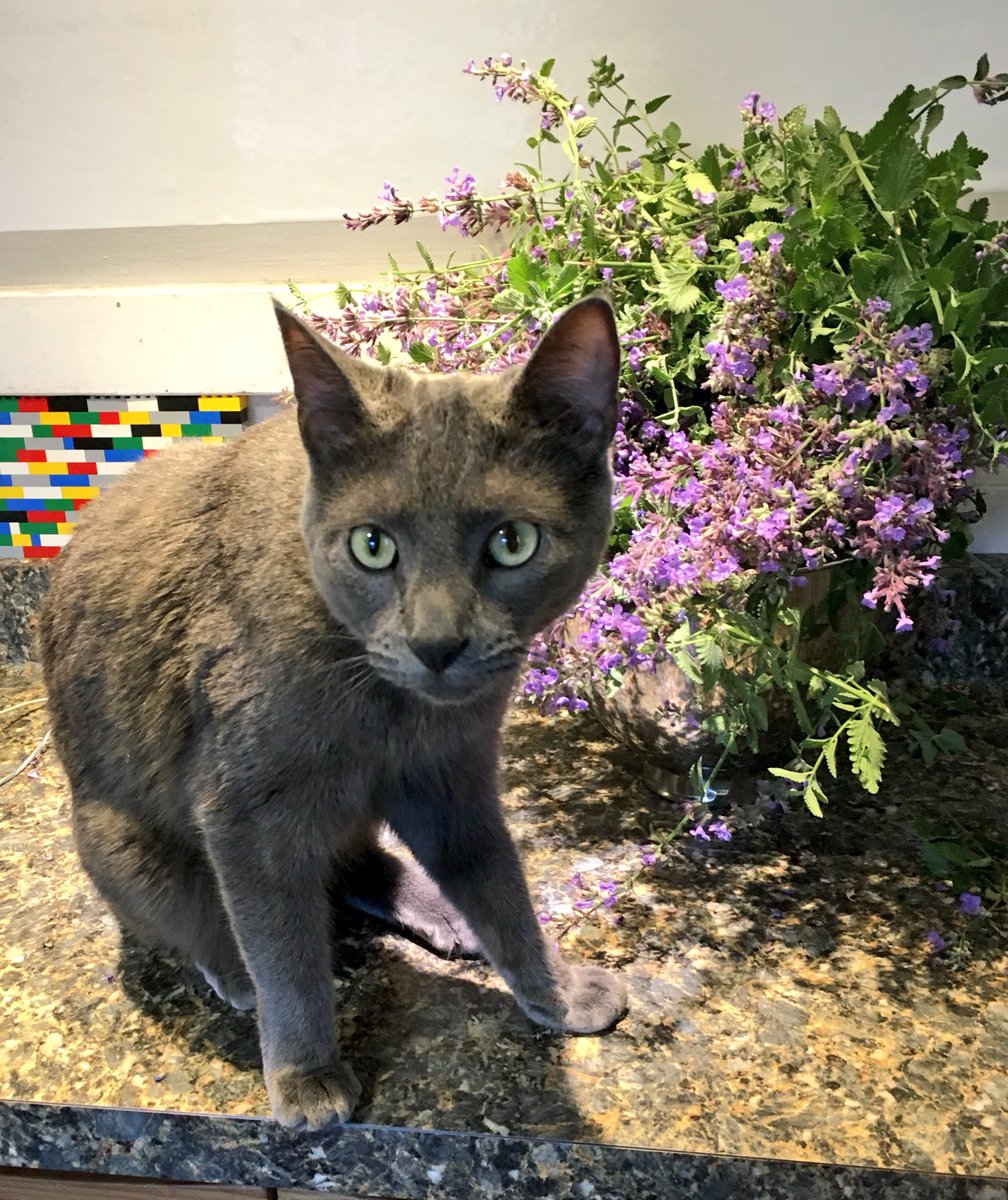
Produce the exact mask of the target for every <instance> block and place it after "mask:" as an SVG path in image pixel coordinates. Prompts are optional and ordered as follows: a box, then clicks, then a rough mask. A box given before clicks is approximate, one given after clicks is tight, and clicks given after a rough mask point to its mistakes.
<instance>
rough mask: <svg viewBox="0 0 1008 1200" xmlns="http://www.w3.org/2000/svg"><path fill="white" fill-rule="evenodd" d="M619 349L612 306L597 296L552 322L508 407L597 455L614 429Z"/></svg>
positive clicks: (530, 360)
mask: <svg viewBox="0 0 1008 1200" xmlns="http://www.w3.org/2000/svg"><path fill="white" fill-rule="evenodd" d="M619 373H620V347H619V338H618V336H617V334H616V320H615V318H614V316H613V310H612V305H611V304H610V303H609V301H608V300H606V299H605V298H604V297H602V296H600V295H594V296H588V297H587V298H586V299H585V300H581V301H579V302H578V303H577V304H573V305H571V307H570V308H568V309H567V310H566V311H565V312H563V313H561V314H560V316H559V317H557V319H556V320H555V321H554V322H553V324H552V325H551V326H550V328H549V329H548V330H547V331H546V334H545V335H544V337H543V339H542V341H540V343H539V345H538V346H537V347H536V349H535V352H534V353H533V355H532V357H531V358H530V359H529V361H528V362H527V363H526V364H525V367H524V369H523V370H522V372H521V374H520V375H519V377H518V380H517V382H516V383H515V386H514V390H513V391H512V400H511V402H512V405H513V406H514V407H515V408H516V409H517V411H518V413H520V415H521V417H522V418H524V419H525V420H531V421H532V422H533V423H534V424H536V425H539V426H540V427H542V428H544V429H547V430H548V431H549V432H551V433H554V434H556V435H557V436H559V437H560V438H562V439H563V440H565V441H568V440H569V441H571V442H572V443H573V444H574V445H576V447H577V448H578V449H582V450H584V451H587V452H588V453H593V452H598V453H601V452H602V451H604V450H605V448H606V447H607V446H608V445H609V443H610V441H612V436H613V433H614V432H615V430H616V420H617V400H616V388H617V384H618V382H619Z"/></svg>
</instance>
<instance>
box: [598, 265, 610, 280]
mask: <svg viewBox="0 0 1008 1200" xmlns="http://www.w3.org/2000/svg"><path fill="white" fill-rule="evenodd" d="M599 274H600V275H601V276H602V279H603V281H604V282H605V283H610V282H612V267H603V268H602V270H601V271H600V272H599Z"/></svg>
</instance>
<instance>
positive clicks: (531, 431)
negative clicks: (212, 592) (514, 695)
mask: <svg viewBox="0 0 1008 1200" xmlns="http://www.w3.org/2000/svg"><path fill="white" fill-rule="evenodd" d="M277 319H278V321H279V323H280V329H281V332H282V334H283V337H284V344H285V346H286V350H287V357H288V361H289V363H290V369H291V374H292V376H293V380H294V391H295V394H296V396H297V399H298V423H299V427H300V430H301V439H302V442H303V443H304V448H305V451H306V452H307V455H308V460H309V464H310V471H309V480H308V485H307V489H306V493H305V503H304V511H303V517H302V528H303V532H304V539H305V544H306V545H307V548H308V555H309V560H310V563H311V570H312V574H313V576H314V579H315V583H316V586H317V587H318V590H319V592H320V594H321V595H322V597H323V599H324V600H325V603H326V605H327V607H328V608H329V610H330V612H331V613H332V614H333V616H334V617H335V618H336V620H337V621H338V622H339V623H340V624H341V625H343V626H344V627H345V628H346V629H347V630H348V631H349V632H350V633H351V634H352V635H353V636H354V637H355V638H357V639H358V640H359V641H360V642H362V643H363V645H364V646H365V648H366V651H367V656H368V660H369V662H370V664H371V666H372V668H373V670H374V671H375V672H376V674H378V675H379V676H381V677H382V678H384V679H385V680H387V681H389V682H391V683H393V684H395V685H397V686H399V687H401V688H404V689H406V690H408V691H410V692H413V693H415V694H418V695H420V696H423V697H425V698H426V699H429V700H432V701H435V702H444V703H462V702H464V701H466V700H468V699H470V698H472V697H473V696H474V695H476V694H478V693H480V692H482V691H484V690H485V689H486V688H487V687H489V686H492V685H493V684H500V683H501V682H502V681H505V680H507V679H510V678H511V677H513V675H514V672H515V670H516V669H517V668H518V667H519V666H520V665H521V663H522V662H523V660H524V656H525V652H526V649H527V646H528V643H529V641H530V639H531V638H532V636H533V634H534V633H536V631H537V630H539V629H541V628H543V627H544V626H545V625H546V624H548V623H549V622H550V621H552V620H554V619H555V618H557V617H558V616H560V615H561V614H563V613H564V612H565V611H567V609H568V608H570V606H571V605H572V604H573V602H574V601H575V600H576V598H577V596H578V594H579V593H580V591H581V589H582V588H583V587H584V585H585V583H586V582H587V580H588V578H589V576H590V575H591V573H592V572H593V571H594V570H595V568H596V567H597V565H598V563H599V560H600V558H601V556H602V554H603V552H604V549H605V546H606V541H607V538H608V534H609V529H610V524H611V504H610V494H611V488H612V477H611V473H610V469H609V444H610V441H611V439H612V436H613V432H614V430H615V427H616V416H617V411H616V386H617V379H618V375H619V342H618V339H617V336H616V327H615V322H614V320H613V314H612V309H611V307H610V306H609V304H608V303H607V302H606V301H605V300H603V299H602V298H600V297H598V296H593V297H589V298H588V299H586V300H583V301H581V302H580V303H578V304H575V305H574V306H573V307H571V308H569V309H567V311H566V312H564V313H562V314H561V315H560V316H559V317H558V318H557V320H556V321H555V322H554V324H553V325H552V327H551V328H550V329H549V331H548V332H547V333H546V334H545V336H544V337H543V338H542V340H541V342H540V343H539V346H538V348H537V349H536V351H535V353H534V354H533V355H532V357H531V358H530V359H529V361H528V362H527V363H525V364H524V365H523V366H521V367H515V368H511V369H510V370H508V371H505V372H503V373H501V374H499V375H472V374H455V375H427V374H419V373H413V372H408V371H404V370H400V369H396V368H391V367H385V368H380V367H374V366H370V365H368V364H366V363H363V362H361V361H360V360H358V359H355V358H352V357H350V356H349V355H347V354H344V353H343V352H342V351H340V350H338V349H336V348H335V347H334V346H332V345H331V344H330V343H329V342H327V341H326V340H325V339H323V338H322V337H320V336H319V335H318V334H317V333H316V332H315V331H314V330H312V329H311V328H309V327H308V326H307V325H305V324H304V323H302V322H301V321H299V320H298V319H297V318H296V317H294V316H293V315H292V314H291V313H289V312H288V311H287V310H286V309H284V308H282V307H280V306H279V305H278V306H277Z"/></svg>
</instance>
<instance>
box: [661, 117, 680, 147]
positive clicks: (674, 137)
mask: <svg viewBox="0 0 1008 1200" xmlns="http://www.w3.org/2000/svg"><path fill="white" fill-rule="evenodd" d="M662 141H663V142H668V144H669V145H670V146H673V147H674V146H678V145H679V143H680V142H681V141H682V130H681V129H680V128H679V126H678V125H677V124H676V123H675V121H669V123H668V124H667V125H666V126H665V128H664V129H663V130H662Z"/></svg>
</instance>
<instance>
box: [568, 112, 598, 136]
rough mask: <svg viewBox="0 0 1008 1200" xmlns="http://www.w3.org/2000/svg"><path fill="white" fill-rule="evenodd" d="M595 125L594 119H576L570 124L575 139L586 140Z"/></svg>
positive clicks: (596, 122)
mask: <svg viewBox="0 0 1008 1200" xmlns="http://www.w3.org/2000/svg"><path fill="white" fill-rule="evenodd" d="M597 124H598V121H596V120H595V118H594V117H578V118H577V120H576V121H572V122H571V129H573V130H574V136H575V137H576V138H586V137H587V136H588V134H589V133H591V131H592V130H593V129H594V128H595V126H596V125H597Z"/></svg>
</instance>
